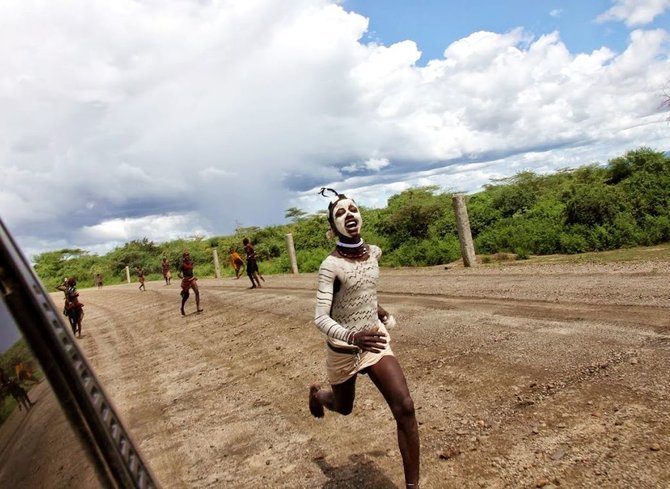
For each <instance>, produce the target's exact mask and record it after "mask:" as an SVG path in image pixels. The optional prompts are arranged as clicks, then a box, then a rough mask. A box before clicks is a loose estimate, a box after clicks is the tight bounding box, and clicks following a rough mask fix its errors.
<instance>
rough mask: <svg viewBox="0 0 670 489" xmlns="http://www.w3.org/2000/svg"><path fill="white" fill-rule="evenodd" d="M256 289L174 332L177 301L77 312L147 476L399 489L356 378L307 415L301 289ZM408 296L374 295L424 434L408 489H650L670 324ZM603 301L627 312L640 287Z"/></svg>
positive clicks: (655, 311)
mask: <svg viewBox="0 0 670 489" xmlns="http://www.w3.org/2000/svg"><path fill="white" fill-rule="evenodd" d="M435 273H436V274H437V273H439V271H436V272H435ZM478 273H483V272H478ZM496 273H498V272H496ZM424 275H426V274H424ZM426 276H430V273H428V274H427V275H426ZM426 276H422V277H421V281H425V280H426ZM522 278H523V274H521V276H518V277H515V280H521V279H522ZM563 278H565V277H563ZM579 278H580V277H575V280H578V279H579ZM655 278H656V279H657V278H658V277H656V276H655ZM267 279H268V281H267V282H266V284H265V285H266V286H264V287H263V288H262V289H257V290H253V291H249V290H246V289H244V288H242V287H241V285H242V284H241V283H240V282H238V281H226V280H223V281H222V280H213V279H212V280H209V279H205V280H201V281H200V282H199V283H200V288H201V291H202V292H201V293H202V300H203V307H204V308H205V312H204V313H203V314H200V315H195V314H193V315H189V316H187V317H186V318H181V317H179V315H178V305H179V297H178V288H175V287H158V288H155V287H156V283H151V282H150V283H147V288H148V289H149V290H148V291H147V292H146V293H139V292H137V291H136V290H135V288H134V287H133V289H132V292H131V288H130V286H129V287H125V286H119V287H118V288H116V287H110V288H109V289H103V291H104V293H103V294H99V295H96V296H95V298H93V297H92V298H91V299H90V300H89V302H90V303H91V306H92V309H93V310H95V311H98V312H96V313H94V314H91V316H89V319H90V320H91V323H90V325H89V326H88V328H90V329H88V330H87V329H86V328H87V324H84V328H85V329H84V331H89V330H90V332H91V335H93V336H92V337H91V338H90V340H92V339H93V337H94V338H95V342H94V341H88V340H87V338H84V339H83V340H84V341H82V344H84V345H87V341H88V344H90V345H91V346H95V348H97V349H98V351H97V352H95V351H92V353H93V354H95V355H96V357H97V359H98V360H97V364H99V365H98V368H99V370H100V372H101V376H103V375H104V378H105V384H107V381H109V383H110V389H112V390H113V391H114V392H117V391H119V392H123V394H122V395H121V396H120V399H121V400H119V401H118V402H117V404H118V407H119V409H120V410H121V411H122V412H123V413H124V416H126V417H127V419H129V420H132V426H131V429H132V430H133V432H134V433H135V438H136V441H138V442H140V446H141V448H142V449H143V451H144V452H145V454H146V455H147V457H148V459H149V462H150V465H151V466H152V468H153V469H154V471H155V472H156V473H157V474H158V475H159V477H160V478H161V480H162V481H163V483H164V485H165V487H166V488H173V487H175V488H176V487H195V488H201V487H212V488H214V487H223V486H233V485H243V486H245V487H253V488H255V487H257V488H265V487H291V488H295V487H298V488H299V487H304V488H308V487H309V488H313V487H324V488H345V487H360V488H378V487H383V488H385V487H389V488H390V487H399V486H400V482H401V481H402V469H401V466H400V459H399V453H398V449H397V444H396V441H395V430H394V424H393V420H392V417H391V415H390V413H389V411H388V408H387V407H386V405H385V404H384V402H383V400H382V399H381V396H379V395H378V393H377V392H376V390H375V389H374V387H373V386H371V383H370V382H369V380H368V379H367V378H365V377H361V379H360V382H359V383H358V394H357V401H356V406H355V409H354V414H352V415H351V416H347V417H343V416H336V415H330V414H329V415H327V416H326V417H325V418H324V419H321V420H314V419H313V418H311V417H310V416H309V414H308V412H307V403H306V394H307V385H309V383H310V382H312V381H314V380H318V379H323V374H324V367H323V362H324V343H323V337H322V336H321V335H320V334H319V333H318V331H316V329H315V327H314V326H313V322H312V317H313V309H314V296H315V292H314V286H315V280H313V277H301V278H299V279H298V280H294V279H293V278H292V277H267ZM532 279H537V277H534V276H529V277H528V280H532ZM413 280H415V277H414V276H413V274H411V273H409V274H407V275H403V274H402V273H399V272H398V271H394V272H393V276H384V278H383V281H384V283H387V282H389V287H386V286H384V287H382V289H381V292H380V294H379V297H380V302H381V303H382V304H383V305H384V306H386V307H387V308H388V309H389V310H391V312H392V313H393V314H394V315H396V318H398V320H399V326H398V327H397V328H396V329H394V330H392V331H391V335H392V337H393V348H394V351H395V352H396V355H397V356H398V358H399V360H400V362H401V364H402V365H403V367H404V369H405V372H406V376H407V378H408V382H409V384H410V389H411V391H412V394H413V397H414V399H415V405H416V407H417V413H418V418H419V421H420V423H421V426H420V432H421V440H422V450H423V452H422V453H423V455H422V461H423V467H424V469H423V474H424V483H423V485H422V487H428V488H430V487H438V488H439V487H445V486H448V485H451V486H454V487H464V488H470V487H475V488H478V487H490V488H503V487H515V488H516V487H532V486H534V485H535V480H537V479H538V478H540V477H544V476H547V477H549V478H550V480H553V478H557V479H558V480H559V481H560V482H561V483H562V485H563V486H564V487H599V488H600V487H627V486H628V487H630V486H631V485H630V484H628V485H627V484H626V481H631V480H633V479H634V478H635V477H637V478H638V479H639V480H641V481H644V484H643V485H642V486H639V487H649V488H655V487H659V488H660V487H663V485H662V483H663V481H665V480H668V478H670V469H668V468H666V467H669V466H670V458H669V457H668V452H667V451H666V449H665V448H664V447H662V448H661V449H660V450H658V451H650V450H649V448H648V447H649V444H650V443H651V441H650V440H653V439H654V437H661V438H662V437H663V436H666V435H669V434H670V433H668V430H669V429H670V420H668V416H667V415H666V414H664V412H663V410H664V409H665V410H667V409H668V408H670V406H668V402H669V401H668V399H667V397H665V395H664V394H662V392H664V389H665V386H667V378H668V365H670V349H669V348H668V345H669V343H668V341H670V340H668V339H667V338H668V334H667V329H666V328H667V323H666V322H665V321H667V318H668V317H669V316H668V314H667V313H668V312H670V308H668V307H665V306H663V305H653V306H650V305H647V304H645V303H644V300H643V299H641V300H640V303H639V304H631V305H629V306H624V305H621V304H607V303H603V304H593V303H591V302H588V301H585V302H580V301H578V302H576V303H569V304H564V303H561V302H559V303H556V302H555V301H553V300H541V299H538V298H537V297H535V298H532V299H528V298H524V297H519V296H515V295H514V294H513V293H510V295H509V296H508V297H499V296H498V295H497V294H490V293H489V292H488V290H489V289H488V288H489V287H490V284H488V283H484V282H486V281H485V280H483V284H482V292H481V293H478V294H473V296H472V297H465V296H462V295H461V296H459V295H455V294H448V293H441V292H439V290H436V293H412V294H405V293H403V292H400V291H398V289H399V288H400V287H403V288H405V289H413V290H417V291H418V290H419V289H420V288H419V287H413V282H412V281H413ZM542 280H544V281H545V282H549V283H545V284H543V287H545V288H548V289H551V280H552V278H551V277H542ZM556 283H557V284H558V283H560V286H561V287H563V284H564V281H560V282H556ZM607 287H609V289H604V290H603V294H611V295H614V294H616V293H618V291H619V290H621V291H622V292H624V293H625V295H626V297H629V296H630V297H633V296H634V293H633V291H634V290H636V289H637V288H638V287H639V283H638V282H637V281H630V282H627V281H625V280H617V281H612V283H611V284H610V285H608V286H607ZM524 288H525V289H531V288H532V287H531V285H530V284H525V285H524ZM510 290H513V289H510ZM87 304H88V302H87ZM189 306H190V307H191V308H193V307H194V306H193V301H192V300H191V301H189ZM87 307H89V306H88V305H87ZM110 319H111V321H110ZM119 323H120V324H119ZM117 329H118V331H117ZM101 352H103V354H101ZM103 357H104V359H105V362H103ZM633 360H635V361H636V363H632V362H633ZM108 361H112V362H117V365H115V366H111V365H107V362H108ZM665 391H667V389H665ZM653 392H656V393H658V394H649V395H647V394H648V393H653ZM594 412H595V413H596V414H597V416H594V415H593V414H594ZM124 419H125V418H124ZM616 423H621V424H616ZM561 425H565V426H563V427H560V426H561ZM534 431H537V433H534ZM610 433H615V435H610ZM362 434H367V435H362ZM368 435H370V436H368ZM612 436H616V437H618V438H617V440H614V441H613V440H612V439H611V438H612ZM604 437H605V438H607V437H609V438H608V440H609V441H603V440H604ZM631 446H632V447H635V449H631ZM449 450H453V451H452V452H450V451H449ZM641 462H644V463H641ZM632 486H634V484H633V485H632Z"/></svg>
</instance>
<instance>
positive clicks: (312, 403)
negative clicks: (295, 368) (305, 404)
mask: <svg viewBox="0 0 670 489" xmlns="http://www.w3.org/2000/svg"><path fill="white" fill-rule="evenodd" d="M319 389H321V386H320V385H319V384H312V385H310V386H309V412H310V413H312V416H314V417H315V418H323V405H322V404H321V403H320V402H319V399H318V398H317V397H316V393H317V392H319Z"/></svg>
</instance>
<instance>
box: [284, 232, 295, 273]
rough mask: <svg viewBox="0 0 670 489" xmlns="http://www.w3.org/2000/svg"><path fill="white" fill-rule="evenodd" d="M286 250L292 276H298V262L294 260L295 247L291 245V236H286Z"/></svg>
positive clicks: (289, 234)
mask: <svg viewBox="0 0 670 489" xmlns="http://www.w3.org/2000/svg"><path fill="white" fill-rule="evenodd" d="M286 248H287V249H288V258H289V260H290V261H291V271H292V272H293V274H294V275H297V274H298V262H297V260H296V258H295V246H294V245H293V235H292V234H291V233H288V234H287V235H286Z"/></svg>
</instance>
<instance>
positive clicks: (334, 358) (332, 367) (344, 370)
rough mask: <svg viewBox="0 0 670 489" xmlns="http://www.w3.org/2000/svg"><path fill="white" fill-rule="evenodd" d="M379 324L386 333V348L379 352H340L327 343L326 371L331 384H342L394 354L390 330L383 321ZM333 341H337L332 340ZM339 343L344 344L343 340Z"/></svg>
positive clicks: (382, 331) (380, 329)
mask: <svg viewBox="0 0 670 489" xmlns="http://www.w3.org/2000/svg"><path fill="white" fill-rule="evenodd" d="M378 326H379V331H380V332H381V333H384V334H385V335H386V345H385V348H384V349H383V350H382V351H381V352H379V353H372V352H369V351H361V352H360V353H356V354H349V353H338V352H335V351H333V350H331V349H330V348H328V346H327V345H326V352H327V353H326V371H327V374H328V382H330V383H331V384H341V383H342V382H345V381H347V380H349V379H350V378H351V377H353V376H354V375H356V374H357V373H358V372H360V371H361V370H364V369H366V368H368V367H370V366H372V365H374V364H375V363H377V362H378V361H379V360H381V358H382V357H385V356H386V355H393V350H391V345H390V341H391V337H390V336H389V334H388V331H386V328H385V327H384V325H383V324H382V322H381V321H379V322H378ZM329 341H330V340H329ZM335 341H337V340H335ZM331 343H335V342H333V341H331ZM337 343H338V346H341V344H342V342H337ZM345 345H346V343H345Z"/></svg>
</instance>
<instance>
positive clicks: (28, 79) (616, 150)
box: [0, 0, 670, 257]
mask: <svg viewBox="0 0 670 489" xmlns="http://www.w3.org/2000/svg"><path fill="white" fill-rule="evenodd" d="M669 10H670V0H590V1H586V2H585V1H581V0H556V1H537V0H535V1H531V0H505V1H484V0H455V1H439V0H414V1H409V0H408V1H400V0H339V1H338V0H291V1H280V0H218V1H217V0H160V1H158V0H116V1H114V2H103V1H91V0H68V1H66V2H53V1H51V0H3V2H1V3H0V107H1V108H2V110H0V217H1V218H2V220H3V221H4V222H5V224H6V225H7V226H8V227H9V229H10V230H11V231H12V233H13V235H14V237H15V238H16V240H17V242H18V243H19V245H20V246H21V248H22V249H23V251H24V254H26V255H27V256H28V257H34V256H35V255H36V254H38V253H41V252H44V251H51V250H59V249H62V248H80V249H84V250H87V251H89V252H91V253H98V254H104V253H106V252H108V251H110V250H111V249H113V248H114V247H116V246H120V245H123V243H125V242H128V241H130V240H133V239H142V238H144V237H146V238H148V239H151V240H153V241H155V242H163V241H168V240H173V239H177V238H189V237H192V236H195V235H199V236H217V235H227V234H232V233H233V232H234V230H235V229H236V228H237V227H240V226H242V227H248V226H260V227H262V226H268V225H273V224H282V223H284V222H286V219H285V216H284V215H285V211H286V209H288V208H290V207H298V208H300V209H302V210H304V211H305V212H308V213H312V212H317V211H320V210H323V209H324V208H325V207H326V205H327V201H326V199H324V198H323V197H320V196H318V195H317V191H318V189H319V188H320V187H322V186H328V187H332V188H335V189H337V190H338V191H340V192H344V193H347V194H348V195H351V196H352V197H353V198H355V199H356V201H357V202H358V203H359V205H363V206H367V207H383V206H385V205H386V202H387V199H388V198H389V197H390V196H391V195H393V194H396V193H398V192H401V191H403V190H405V189H407V188H410V187H415V186H423V185H437V186H439V188H440V189H442V190H443V191H448V192H466V193H472V192H476V191H479V190H481V189H482V186H483V185H486V184H488V183H490V182H491V181H492V180H493V179H498V178H503V177H509V176H513V175H514V174H516V173H518V172H519V171H522V170H531V171H535V172H537V173H540V174H546V173H551V172H553V171H556V170H558V169H563V168H575V167H578V166H582V165H585V164H590V163H600V164H606V163H607V161H608V160H609V159H611V158H614V157H617V156H620V155H622V154H624V153H625V152H626V151H629V150H631V149H636V148H638V147H641V146H647V147H651V148H653V149H656V150H660V151H667V150H670V125H669V122H668V112H669V111H668V108H667V107H665V106H664V104H663V103H664V101H665V100H666V99H665V94H668V93H670V56H669V55H670V14H669V13H668V11H669Z"/></svg>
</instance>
